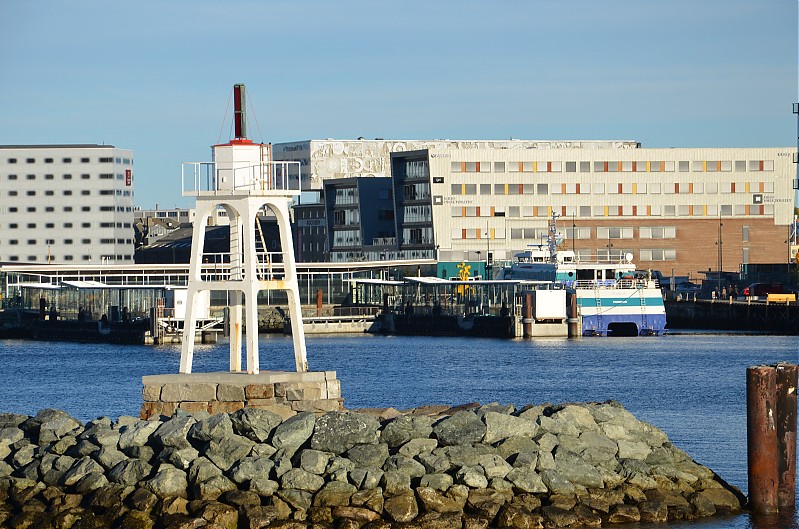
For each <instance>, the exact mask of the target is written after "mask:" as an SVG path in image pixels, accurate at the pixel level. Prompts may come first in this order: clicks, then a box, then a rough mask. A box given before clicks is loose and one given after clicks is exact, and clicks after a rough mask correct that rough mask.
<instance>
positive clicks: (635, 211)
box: [633, 206, 638, 217]
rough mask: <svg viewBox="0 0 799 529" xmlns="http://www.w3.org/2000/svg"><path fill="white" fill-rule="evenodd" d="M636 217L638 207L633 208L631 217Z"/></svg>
mask: <svg viewBox="0 0 799 529" xmlns="http://www.w3.org/2000/svg"><path fill="white" fill-rule="evenodd" d="M636 215H638V206H633V217H635V216H636Z"/></svg>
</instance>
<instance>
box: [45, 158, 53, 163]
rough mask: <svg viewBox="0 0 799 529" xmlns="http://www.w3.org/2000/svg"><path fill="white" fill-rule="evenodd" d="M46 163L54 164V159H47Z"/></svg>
mask: <svg viewBox="0 0 799 529" xmlns="http://www.w3.org/2000/svg"><path fill="white" fill-rule="evenodd" d="M44 163H53V159H52V158H45V159H44Z"/></svg>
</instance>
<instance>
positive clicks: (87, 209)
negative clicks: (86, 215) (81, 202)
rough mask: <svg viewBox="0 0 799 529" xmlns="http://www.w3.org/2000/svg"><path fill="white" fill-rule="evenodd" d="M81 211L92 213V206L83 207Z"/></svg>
mask: <svg viewBox="0 0 799 529" xmlns="http://www.w3.org/2000/svg"><path fill="white" fill-rule="evenodd" d="M80 210H81V211H91V210H92V208H91V206H82V207H81V208H80Z"/></svg>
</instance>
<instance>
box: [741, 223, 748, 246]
mask: <svg viewBox="0 0 799 529" xmlns="http://www.w3.org/2000/svg"><path fill="white" fill-rule="evenodd" d="M741 241H742V242H749V226H741Z"/></svg>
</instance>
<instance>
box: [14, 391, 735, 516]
mask: <svg viewBox="0 0 799 529" xmlns="http://www.w3.org/2000/svg"><path fill="white" fill-rule="evenodd" d="M742 500H743V498H742V497H741V496H740V493H739V492H737V491H736V490H735V489H732V488H731V487H729V486H728V485H727V484H725V483H724V482H723V481H722V480H721V479H719V478H718V477H717V476H716V475H715V474H714V473H713V472H712V471H711V470H710V469H708V468H706V467H704V466H702V465H700V464H698V463H696V462H695V461H693V460H692V459H691V458H690V456H688V455H687V454H685V453H684V452H682V451H681V450H680V449H679V448H677V447H675V446H674V445H673V444H671V443H670V442H669V440H668V438H667V437H666V435H665V434H664V433H663V432H662V431H660V430H659V429H657V428H655V427H653V426H651V425H649V424H646V423H644V422H641V421H639V420H637V419H636V418H635V417H634V416H633V415H632V414H631V413H629V412H628V411H627V410H625V409H624V408H623V407H621V406H620V405H619V404H617V403H613V402H606V403H587V404H565V405H557V406H553V405H539V406H527V407H524V408H521V409H518V410H517V409H515V408H514V407H513V406H512V405H499V404H489V405H485V406H478V405H467V406H462V407H457V408H449V407H446V406H426V407H420V408H416V409H413V410H408V411H406V412H398V411H396V410H393V409H388V410H361V411H360V412H357V411H345V412H328V413H325V414H322V415H316V414H314V413H310V412H303V413H299V414H297V415H294V416H292V417H290V418H288V419H285V420H284V419H282V418H281V417H280V416H278V415H276V414H274V413H272V412H269V411H267V410H260V409H254V408H245V409H242V410H238V411H236V412H235V413H231V414H226V413H220V414H215V415H209V414H208V413H206V412H200V413H196V414H194V415H190V414H188V413H185V412H183V411H181V410H178V411H177V412H176V413H175V414H174V415H172V416H171V417H160V418H159V419H153V420H149V421H144V420H139V419H137V418H133V417H120V418H119V420H118V421H116V422H112V421H111V420H110V419H109V418H100V419H96V420H93V421H90V422H88V423H86V424H81V423H80V422H79V421H77V420H75V419H74V418H72V417H70V416H69V415H68V414H66V413H64V412H62V411H58V410H43V411H41V412H39V413H38V414H37V415H36V416H34V417H29V416H25V415H16V414H0V525H2V526H3V527H12V528H27V527H36V528H38V527H52V528H58V529H69V528H75V529H80V528H92V527H125V528H133V529H137V528H159V527H160V528H165V529H167V528H169V529H171V528H175V529H177V528H181V529H183V528H196V527H207V528H209V529H219V528H225V529H234V528H247V529H259V528H265V527H283V528H286V529H304V528H313V529H326V528H332V527H337V528H344V529H360V528H362V527H366V528H368V529H390V527H392V526H394V527H398V526H401V527H418V528H422V529H485V528H487V527H489V526H491V527H503V528H504V527H507V528H516V529H532V528H537V527H600V526H609V525H613V524H617V523H625V522H638V521H644V522H666V521H672V520H694V519H697V518H702V517H707V516H713V515H724V514H728V513H734V512H737V511H739V510H740V508H741V506H742V503H741V502H742Z"/></svg>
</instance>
